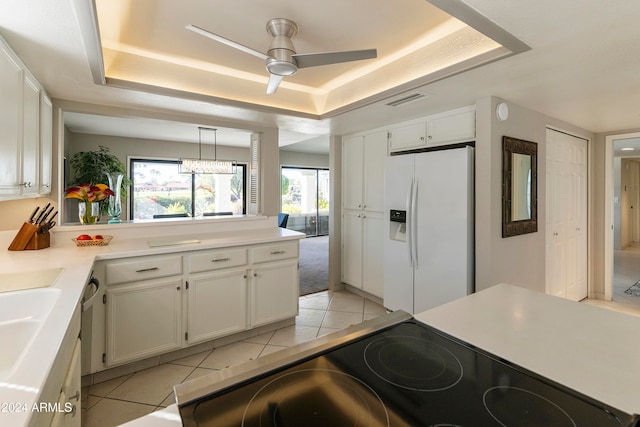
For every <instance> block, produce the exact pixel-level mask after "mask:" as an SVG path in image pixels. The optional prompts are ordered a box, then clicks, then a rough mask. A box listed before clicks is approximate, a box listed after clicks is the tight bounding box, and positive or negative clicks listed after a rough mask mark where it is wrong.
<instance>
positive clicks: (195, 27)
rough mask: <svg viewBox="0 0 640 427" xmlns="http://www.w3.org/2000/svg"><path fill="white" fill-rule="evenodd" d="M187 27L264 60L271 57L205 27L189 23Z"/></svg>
mask: <svg viewBox="0 0 640 427" xmlns="http://www.w3.org/2000/svg"><path fill="white" fill-rule="evenodd" d="M185 28H186V29H187V30H190V31H193V32H194V33H197V34H200V35H201V36H205V37H208V38H210V39H212V40H215V41H217V42H219V43H222V44H226V45H227V46H230V47H233V48H235V49H238V50H241V51H243V52H245V53H248V54H249V55H253V56H256V57H258V58H260V59H263V60H267V59H269V57H268V56H267V55H265V54H264V53H261V52H258V51H257V50H253V49H251V48H250V47H246V46H244V45H241V44H240V43H236V42H234V41H231V40H229V39H225V38H224V37H222V36H219V35H217V34H213V33H212V32H210V31H207V30H205V29H202V28H200V27H197V26H195V25H192V24H189V25H187V26H185Z"/></svg>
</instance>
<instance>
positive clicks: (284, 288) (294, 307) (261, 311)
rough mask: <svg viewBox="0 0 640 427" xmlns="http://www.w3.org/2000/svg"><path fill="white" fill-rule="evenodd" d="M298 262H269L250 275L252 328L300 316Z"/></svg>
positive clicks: (295, 260) (255, 269)
mask: <svg viewBox="0 0 640 427" xmlns="http://www.w3.org/2000/svg"><path fill="white" fill-rule="evenodd" d="M298 273H299V272H298V260H297V259H294V260H285V261H278V262H268V263H264V264H262V265H260V266H259V267H254V268H253V271H252V274H251V301H250V303H249V305H250V307H251V326H252V327H256V326H260V325H264V324H267V323H272V322H276V321H278V320H284V319H289V318H292V317H296V316H297V315H298V295H300V288H299V283H300V281H299V275H298Z"/></svg>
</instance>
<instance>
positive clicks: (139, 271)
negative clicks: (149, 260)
mask: <svg viewBox="0 0 640 427" xmlns="http://www.w3.org/2000/svg"><path fill="white" fill-rule="evenodd" d="M156 270H160V269H159V268H158V267H149V268H142V269H140V270H136V273H146V272H147V271H156Z"/></svg>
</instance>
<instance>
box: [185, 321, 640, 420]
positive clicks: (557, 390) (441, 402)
mask: <svg viewBox="0 0 640 427" xmlns="http://www.w3.org/2000/svg"><path fill="white" fill-rule="evenodd" d="M288 354H289V355H290V357H288V358H286V359H285V360H283V361H282V363H280V364H279V365H277V366H279V367H275V368H269V369H266V370H264V371H261V373H260V374H258V375H256V376H253V377H252V378H251V379H248V380H242V381H237V382H233V381H230V382H225V385H224V387H221V388H217V389H216V390H215V391H214V392H211V393H210V394H209V395H206V396H201V397H199V398H198V399H195V400H192V401H190V402H186V403H181V404H180V413H181V416H182V418H183V425H185V426H190V425H193V426H216V427H218V426H300V425H304V426H374V427H375V426H417V425H421V426H467V427H468V426H483V427H485V426H486V427H490V426H525V427H527V426H536V427H537V426H567V427H575V426H585V425H597V426H599V427H606V426H620V425H623V426H626V425H628V423H629V422H630V420H631V417H630V415H629V414H625V413H623V412H621V411H619V410H617V409H615V408H611V407H607V406H606V405H604V404H602V403H600V402H598V401H595V400H593V399H591V398H588V397H586V396H583V395H581V394H579V393H577V392H575V391H573V390H571V389H568V388H566V387H563V386H562V385H559V384H556V383H554V382H552V381H550V380H548V379H546V378H543V377H541V376H539V375H537V374H535V373H532V372H529V371H527V370H525V369H523V368H520V367H518V366H517V365H513V364H511V363H509V362H506V361H504V360H502V359H499V358H497V357H496V356H493V355H491V354H489V353H487V352H484V351H482V350H480V349H478V348H475V347H473V346H471V345H469V344H466V343H464V342H461V341H459V340H456V339H454V338H452V337H449V336H447V335H445V334H443V333H441V332H439V331H437V330H435V329H433V328H431V327H429V326H427V325H424V324H422V323H419V322H417V321H415V320H409V321H405V322H402V323H397V324H393V325H391V326H386V325H385V328H383V329H380V330H375V331H373V332H372V331H370V330H369V331H367V332H366V333H363V334H351V335H349V336H348V338H344V339H342V340H339V341H338V342H337V343H336V344H334V345H325V346H324V347H322V350H319V351H307V350H305V351H304V352H303V353H302V354H304V358H303V359H302V360H296V358H295V357H294V356H293V355H294V354H295V351H289V352H288ZM297 358H298V359H299V358H300V356H298V357H297ZM270 366H271V365H270ZM252 375H253V374H252ZM179 402H180V401H179Z"/></svg>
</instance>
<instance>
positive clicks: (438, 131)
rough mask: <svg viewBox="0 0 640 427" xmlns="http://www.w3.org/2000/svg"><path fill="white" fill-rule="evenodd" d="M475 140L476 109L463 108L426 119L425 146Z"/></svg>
mask: <svg viewBox="0 0 640 427" xmlns="http://www.w3.org/2000/svg"><path fill="white" fill-rule="evenodd" d="M475 139H476V109H475V107H473V106H471V107H464V108H459V109H457V110H451V111H446V112H444V113H440V114H434V115H433V116H429V117H428V118H427V146H436V145H446V144H456V143H459V142H469V141H474V140H475Z"/></svg>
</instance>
